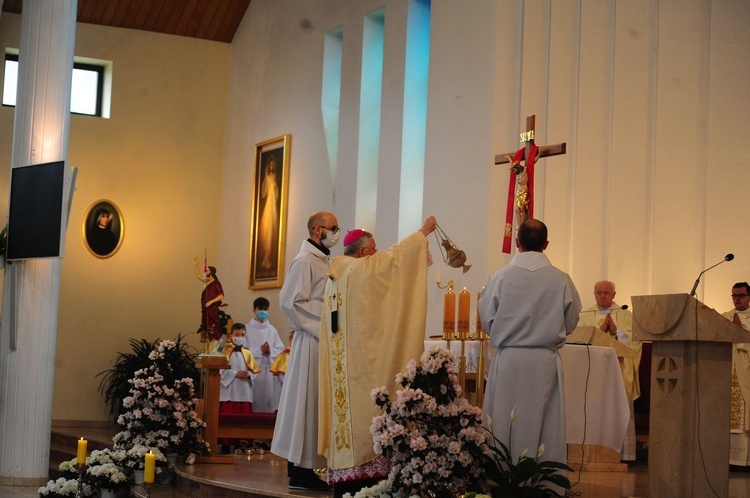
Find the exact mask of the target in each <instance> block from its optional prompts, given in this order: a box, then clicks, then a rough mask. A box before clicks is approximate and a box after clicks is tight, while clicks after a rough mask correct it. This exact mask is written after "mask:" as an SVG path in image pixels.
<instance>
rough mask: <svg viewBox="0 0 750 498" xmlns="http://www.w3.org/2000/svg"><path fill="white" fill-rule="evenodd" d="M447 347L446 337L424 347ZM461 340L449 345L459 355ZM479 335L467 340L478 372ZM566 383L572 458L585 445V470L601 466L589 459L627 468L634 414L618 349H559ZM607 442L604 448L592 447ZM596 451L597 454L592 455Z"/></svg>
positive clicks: (472, 368) (471, 366)
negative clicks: (624, 460) (623, 460)
mask: <svg viewBox="0 0 750 498" xmlns="http://www.w3.org/2000/svg"><path fill="white" fill-rule="evenodd" d="M484 342H485V347H486V348H487V350H485V357H486V360H485V365H486V367H485V368H486V369H487V370H489V364H490V362H491V361H492V358H493V356H494V348H493V347H491V345H490V344H489V341H484ZM433 346H441V347H443V348H444V347H446V343H445V341H442V340H427V341H425V350H429V349H430V348H431V347H433ZM460 348H461V343H460V341H451V350H452V351H453V354H454V355H455V356H456V360H458V356H459V355H460V351H461V349H460ZM478 353H479V341H466V345H465V355H466V365H467V368H466V371H467V372H476V358H477V356H478ZM560 357H561V358H562V363H563V375H564V383H565V387H564V389H565V424H566V425H565V428H566V439H567V442H568V444H569V445H570V446H569V448H570V451H569V457H570V459H571V460H579V461H580V460H581V455H580V453H581V445H582V444H584V445H586V446H585V447H584V448H585V451H586V453H587V456H588V457H589V459H588V460H585V462H586V463H587V465H586V468H587V470H600V469H597V468H595V466H593V465H590V464H591V463H600V462H603V463H607V464H616V465H618V467H616V468H615V467H613V466H609V467H608V468H606V469H604V468H603V469H601V470H627V465H625V464H620V463H619V462H620V459H619V452H620V451H621V450H622V444H623V441H624V439H625V432H626V430H627V427H628V422H629V420H630V405H629V403H628V399H627V395H626V394H625V386H624V384H623V381H622V371H621V370H620V363H619V361H618V359H617V354H616V353H615V350H614V349H612V348H610V347H601V346H581V345H575V344H567V345H565V346H564V347H562V348H561V349H560ZM590 445H594V446H597V447H606V448H602V449H601V450H599V449H597V448H594V446H590ZM591 457H593V458H591Z"/></svg>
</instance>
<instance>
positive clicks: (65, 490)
mask: <svg viewBox="0 0 750 498" xmlns="http://www.w3.org/2000/svg"><path fill="white" fill-rule="evenodd" d="M76 460H77V459H76V458H74V459H72V460H65V461H64V462H62V463H61V464H60V466H59V467H58V470H59V471H60V477H59V478H57V479H50V480H49V481H48V482H47V484H45V485H44V486H42V487H40V488H39V489H38V490H37V493H38V494H39V496H40V498H41V497H44V498H63V497H66V496H78V486H79V483H78V471H77V469H76V466H75V465H76ZM81 490H82V491H83V496H94V494H95V493H94V489H93V488H92V487H91V485H90V484H89V483H88V482H87V480H86V479H85V478H84V480H83V486H82V488H81Z"/></svg>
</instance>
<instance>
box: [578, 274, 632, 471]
mask: <svg viewBox="0 0 750 498" xmlns="http://www.w3.org/2000/svg"><path fill="white" fill-rule="evenodd" d="M616 294H617V292H616V291H615V284H614V282H610V281H608V280H602V281H601V282H597V283H596V284H595V285H594V299H596V304H595V305H594V306H592V307H590V308H587V309H585V310H583V311H582V312H581V319H580V320H579V321H578V326H591V327H598V328H599V329H600V330H601V331H602V332H604V333H607V334H609V335H611V336H612V337H613V338H615V339H617V340H618V341H619V342H621V343H623V344H625V345H626V346H628V347H629V348H631V349H633V350H634V351H635V356H634V357H632V358H620V370H621V371H622V380H623V382H624V383H625V394H627V396H628V401H629V402H630V422H629V423H628V429H627V431H626V433H625V441H624V444H623V447H622V451H621V452H620V458H621V459H622V460H635V442H636V440H635V414H634V412H633V401H635V400H636V399H638V398H639V397H640V396H641V385H640V380H639V377H638V368H639V367H640V364H641V352H642V350H643V344H642V343H641V341H636V340H634V339H633V314H632V313H631V312H630V311H628V310H624V309H621V308H620V306H619V305H618V304H617V303H616V302H615V301H614V298H615V295H616Z"/></svg>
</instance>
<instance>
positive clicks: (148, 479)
mask: <svg viewBox="0 0 750 498" xmlns="http://www.w3.org/2000/svg"><path fill="white" fill-rule="evenodd" d="M155 475H156V455H154V454H153V453H151V452H150V451H149V452H148V453H146V468H145V470H144V471H143V483H144V484H153V483H154V476H155Z"/></svg>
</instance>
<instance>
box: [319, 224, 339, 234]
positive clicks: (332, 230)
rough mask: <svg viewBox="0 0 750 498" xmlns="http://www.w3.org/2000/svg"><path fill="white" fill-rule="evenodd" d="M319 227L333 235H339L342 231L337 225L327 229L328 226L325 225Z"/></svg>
mask: <svg viewBox="0 0 750 498" xmlns="http://www.w3.org/2000/svg"><path fill="white" fill-rule="evenodd" d="M318 226H319V227H320V228H325V229H326V230H328V231H329V232H333V233H339V230H341V227H337V226H336V225H333V226H332V227H327V226H324V225H318Z"/></svg>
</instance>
